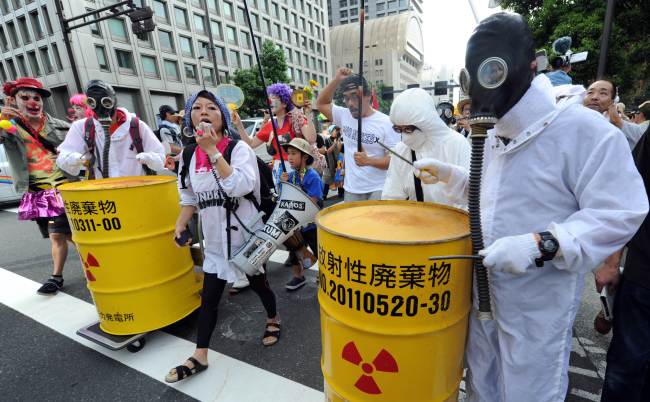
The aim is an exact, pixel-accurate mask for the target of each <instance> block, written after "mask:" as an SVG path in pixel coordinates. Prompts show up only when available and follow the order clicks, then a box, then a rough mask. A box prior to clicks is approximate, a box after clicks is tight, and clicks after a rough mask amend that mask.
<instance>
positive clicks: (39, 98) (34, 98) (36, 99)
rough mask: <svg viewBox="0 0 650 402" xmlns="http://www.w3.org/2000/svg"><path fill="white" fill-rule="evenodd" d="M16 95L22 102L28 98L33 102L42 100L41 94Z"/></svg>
mask: <svg viewBox="0 0 650 402" xmlns="http://www.w3.org/2000/svg"><path fill="white" fill-rule="evenodd" d="M18 97H19V98H20V100H22V101H23V102H27V101H29V100H30V99H31V100H33V101H34V102H40V101H41V100H42V98H41V95H32V96H29V95H19V96H18Z"/></svg>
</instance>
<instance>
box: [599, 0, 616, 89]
mask: <svg viewBox="0 0 650 402" xmlns="http://www.w3.org/2000/svg"><path fill="white" fill-rule="evenodd" d="M615 3H616V0H607V11H605V23H604V26H603V38H602V41H601V42H600V56H599V57H598V72H597V73H596V79H597V80H599V79H601V78H603V77H604V76H605V69H606V67H607V52H608V51H609V36H610V34H611V32H612V19H613V18H614V4H615Z"/></svg>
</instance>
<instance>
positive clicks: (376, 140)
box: [375, 138, 413, 166]
mask: <svg viewBox="0 0 650 402" xmlns="http://www.w3.org/2000/svg"><path fill="white" fill-rule="evenodd" d="M375 142H376V143H377V144H379V145H381V146H382V147H383V148H384V149H386V151H388V152H390V153H391V154H393V155H395V156H397V157H398V158H400V159H401V160H403V161H404V162H406V163H408V164H409V165H411V166H413V162H411V161H410V160H408V159H406V158H405V157H403V156H402V155H400V154H398V153H397V152H395V151H393V150H392V149H390V148H389V147H387V146H386V144H384V143H383V142H381V141H379V138H375Z"/></svg>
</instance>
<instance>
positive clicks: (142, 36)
mask: <svg viewBox="0 0 650 402" xmlns="http://www.w3.org/2000/svg"><path fill="white" fill-rule="evenodd" d="M135 36H136V38H138V45H139V46H141V47H146V48H149V49H153V48H154V45H153V39H152V36H151V32H144V33H139V34H136V35H135Z"/></svg>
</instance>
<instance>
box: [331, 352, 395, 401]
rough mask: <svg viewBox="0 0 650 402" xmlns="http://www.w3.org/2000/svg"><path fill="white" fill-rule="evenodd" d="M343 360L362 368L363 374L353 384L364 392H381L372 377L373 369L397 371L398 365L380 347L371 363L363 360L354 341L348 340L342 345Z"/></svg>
mask: <svg viewBox="0 0 650 402" xmlns="http://www.w3.org/2000/svg"><path fill="white" fill-rule="evenodd" d="M341 357H343V360H346V361H348V362H350V363H352V364H354V365H355V366H360V367H361V370H363V374H362V375H361V377H359V379H358V380H357V382H356V383H355V384H354V386H355V387H357V389H359V390H360V391H362V392H365V393H366V394H374V395H376V394H381V389H380V388H379V385H377V383H376V382H375V379H374V378H373V377H372V375H371V374H372V373H373V372H375V371H381V372H385V373H397V372H399V367H398V366H397V361H395V358H394V357H393V355H391V354H390V353H388V351H387V350H386V349H382V350H381V351H380V352H379V353H378V354H377V356H375V359H374V360H373V361H372V363H367V362H364V360H363V358H362V357H361V353H359V349H357V346H356V345H355V344H354V342H352V341H350V342H348V343H347V344H346V345H345V346H344V347H343V351H342V353H341Z"/></svg>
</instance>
